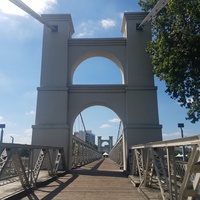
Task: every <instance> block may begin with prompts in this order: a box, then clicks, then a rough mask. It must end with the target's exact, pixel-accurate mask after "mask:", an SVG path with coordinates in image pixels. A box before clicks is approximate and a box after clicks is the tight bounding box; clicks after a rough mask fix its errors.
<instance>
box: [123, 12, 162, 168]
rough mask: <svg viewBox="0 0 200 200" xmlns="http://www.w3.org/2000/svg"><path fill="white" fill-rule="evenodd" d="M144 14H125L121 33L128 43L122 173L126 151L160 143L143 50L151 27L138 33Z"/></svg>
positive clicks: (153, 91)
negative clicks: (130, 148)
mask: <svg viewBox="0 0 200 200" xmlns="http://www.w3.org/2000/svg"><path fill="white" fill-rule="evenodd" d="M146 15H147V13H125V14H124V19H123V25H122V33H123V35H124V37H126V39H127V48H126V56H127V57H126V62H127V71H128V73H127V79H126V80H127V83H126V84H127V88H126V124H125V125H124V137H123V140H124V163H125V166H124V169H125V170H126V169H127V166H126V164H127V159H128V149H129V147H130V146H132V145H135V144H141V143H147V142H151V141H158V140H162V134H161V128H162V126H160V125H159V119H158V107H157V91H156V90H157V88H156V87H155V86H154V76H153V72H152V65H151V61H150V56H149V54H147V53H146V51H145V48H146V47H147V42H148V41H150V40H151V24H150V23H149V24H148V25H147V26H145V27H144V29H143V30H137V29H136V26H137V24H140V23H141V22H142V20H143V19H144V18H145V16H146Z"/></svg>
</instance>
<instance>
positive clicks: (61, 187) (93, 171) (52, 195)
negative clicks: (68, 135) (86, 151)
mask: <svg viewBox="0 0 200 200" xmlns="http://www.w3.org/2000/svg"><path fill="white" fill-rule="evenodd" d="M103 162H104V159H102V160H100V161H99V162H97V164H95V165H94V166H93V167H92V166H91V168H90V169H81V168H79V169H75V170H71V171H70V172H69V174H71V175H72V177H71V178H69V179H68V180H67V181H66V182H62V181H60V180H59V179H58V180H56V181H55V182H56V183H58V184H59V185H58V186H57V188H56V189H54V190H53V191H49V190H48V189H47V188H49V187H55V186H52V185H47V186H45V187H43V188H38V189H37V191H41V192H46V193H49V194H47V195H46V196H45V197H43V198H40V199H41V200H49V199H53V198H55V197H56V196H57V195H58V194H59V193H60V192H61V191H62V190H64V189H65V188H66V187H67V186H69V185H70V184H71V183H72V182H74V181H75V180H76V179H77V178H78V177H79V175H87V176H110V177H124V178H127V177H126V175H125V174H124V173H123V172H121V171H119V172H118V171H103V170H102V171H99V170H98V168H99V167H100V165H101V164H102V163H103ZM89 165H90V164H89ZM89 165H88V166H89ZM61 178H62V177H61ZM45 188H46V190H45ZM26 197H27V198H28V199H29V200H39V198H38V197H37V195H36V194H35V193H32V194H29V195H27V196H26Z"/></svg>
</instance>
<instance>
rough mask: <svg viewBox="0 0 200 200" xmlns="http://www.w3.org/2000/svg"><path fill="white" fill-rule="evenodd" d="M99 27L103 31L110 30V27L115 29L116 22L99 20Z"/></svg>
mask: <svg viewBox="0 0 200 200" xmlns="http://www.w3.org/2000/svg"><path fill="white" fill-rule="evenodd" d="M101 26H102V27H103V28H105V29H108V28H111V27H115V26H116V22H115V21H114V20H112V19H102V20H101Z"/></svg>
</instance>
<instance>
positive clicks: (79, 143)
mask: <svg viewBox="0 0 200 200" xmlns="http://www.w3.org/2000/svg"><path fill="white" fill-rule="evenodd" d="M100 158H102V154H101V153H100V152H99V151H98V150H97V149H95V148H94V147H92V146H91V145H89V144H87V143H86V142H84V141H83V140H81V139H79V138H78V137H76V136H74V135H73V136H72V162H71V167H72V168H76V167H80V166H82V165H85V164H87V163H89V162H92V161H94V160H98V159H100Z"/></svg>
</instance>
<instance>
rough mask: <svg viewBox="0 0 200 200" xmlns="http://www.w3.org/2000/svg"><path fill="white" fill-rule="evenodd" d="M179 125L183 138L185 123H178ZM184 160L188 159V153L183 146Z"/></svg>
mask: <svg viewBox="0 0 200 200" xmlns="http://www.w3.org/2000/svg"><path fill="white" fill-rule="evenodd" d="M178 127H179V128H180V129H181V137H182V138H183V137H184V136H183V128H184V124H183V123H178ZM183 161H184V162H185V161H186V154H185V147H184V146H183Z"/></svg>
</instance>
